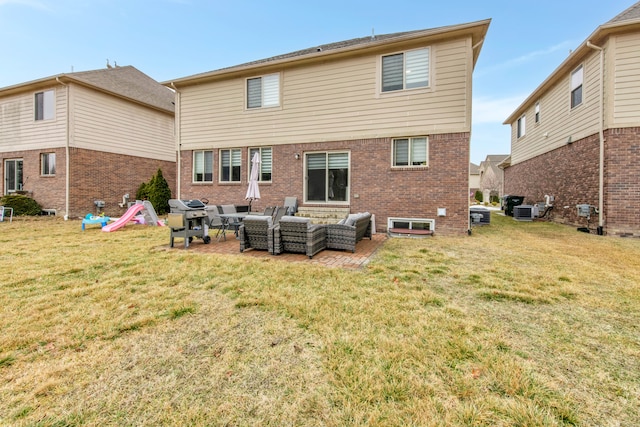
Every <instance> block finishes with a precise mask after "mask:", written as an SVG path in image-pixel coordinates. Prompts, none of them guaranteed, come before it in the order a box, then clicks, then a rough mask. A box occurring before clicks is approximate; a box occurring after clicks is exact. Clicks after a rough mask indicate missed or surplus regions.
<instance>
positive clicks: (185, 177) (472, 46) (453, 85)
mask: <svg viewBox="0 0 640 427" xmlns="http://www.w3.org/2000/svg"><path fill="white" fill-rule="evenodd" d="M489 22H490V21H489V20H485V21H479V22H473V23H467V24H461V25H454V26H448V27H441V28H435V29H427V30H419V31H409V32H403V33H394V34H387V35H374V36H370V37H364V38H358V39H353V40H347V41H342V42H338V43H331V44H326V45H320V46H315V47H312V48H310V49H305V50H301V51H296V52H292V53H288V54H284V55H280V56H276V57H272V58H268V59H263V60H258V61H255V62H250V63H246V64H242V65H237V66H233V67H230V68H224V69H219V70H215V71H211V72H205V73H202V74H196V75H193V76H189V77H184V78H179V79H175V80H173V81H168V82H165V83H164V84H166V85H167V86H169V87H171V88H172V89H174V90H175V91H176V100H177V101H176V127H177V129H176V135H177V146H179V147H180V153H179V157H178V176H179V181H178V194H179V197H180V198H183V199H189V198H202V197H206V198H207V199H209V200H210V202H211V203H216V204H223V203H236V204H238V203H241V202H243V199H244V195H245V193H246V188H247V183H248V179H249V174H250V161H251V158H252V156H253V154H254V153H255V152H257V153H260V155H261V159H262V163H261V166H260V167H261V169H260V174H259V184H260V192H261V195H262V198H261V199H260V200H258V201H256V202H254V204H253V206H254V209H256V210H258V209H261V208H263V207H265V206H272V205H281V204H282V202H283V200H284V198H285V197H286V196H295V197H297V198H298V203H299V210H300V213H301V214H307V213H309V212H312V211H316V212H322V211H324V210H338V211H340V212H342V213H343V214H344V213H345V212H346V213H348V212H364V211H368V212H371V213H372V214H374V215H375V217H376V222H375V225H376V228H377V229H378V230H379V231H384V230H386V229H387V226H388V218H417V219H421V220H422V219H425V220H428V221H427V223H429V224H430V226H431V227H434V226H435V230H436V232H437V233H440V234H462V233H466V232H467V230H468V229H469V213H468V209H469V198H468V191H469V157H470V147H469V142H470V131H471V95H472V93H471V87H472V85H471V78H472V72H473V68H474V66H475V64H476V61H477V59H478V55H479V53H480V49H481V47H482V43H483V41H484V37H485V34H486V32H487V29H488V26H489ZM309 215H310V216H313V215H312V214H311V213H309ZM423 222H424V221H422V222H421V223H423Z"/></svg>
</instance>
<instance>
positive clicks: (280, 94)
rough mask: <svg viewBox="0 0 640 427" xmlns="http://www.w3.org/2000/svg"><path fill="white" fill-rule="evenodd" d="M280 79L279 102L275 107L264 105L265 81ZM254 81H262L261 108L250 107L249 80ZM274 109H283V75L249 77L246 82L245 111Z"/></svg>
mask: <svg viewBox="0 0 640 427" xmlns="http://www.w3.org/2000/svg"><path fill="white" fill-rule="evenodd" d="M274 76H277V77H278V102H277V104H273V105H264V91H265V87H264V79H265V78H269V77H274ZM253 79H261V85H260V86H261V94H260V106H259V107H249V80H253ZM272 108H282V74H281V73H271V74H264V75H261V76H251V77H247V78H246V79H245V81H244V109H245V110H246V111H260V110H264V109H272Z"/></svg>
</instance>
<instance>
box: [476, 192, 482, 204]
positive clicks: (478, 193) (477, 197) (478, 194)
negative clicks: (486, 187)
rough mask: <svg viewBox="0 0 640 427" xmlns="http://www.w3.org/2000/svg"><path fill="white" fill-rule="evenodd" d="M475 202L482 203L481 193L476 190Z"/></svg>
mask: <svg viewBox="0 0 640 427" xmlns="http://www.w3.org/2000/svg"><path fill="white" fill-rule="evenodd" d="M475 198H476V200H477V201H478V202H480V203H482V191H480V190H476V197H475Z"/></svg>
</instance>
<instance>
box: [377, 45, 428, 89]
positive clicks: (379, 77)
mask: <svg viewBox="0 0 640 427" xmlns="http://www.w3.org/2000/svg"><path fill="white" fill-rule="evenodd" d="M422 49H426V50H427V51H428V52H429V59H428V61H429V64H428V69H427V85H426V86H422V87H416V88H407V87H406V84H407V82H406V79H407V76H406V70H405V67H406V54H407V52H412V51H417V50H422ZM400 53H401V54H403V66H402V68H403V69H402V86H403V87H402V89H398V90H389V91H383V87H382V85H383V79H382V59H383V58H384V57H386V56H392V55H398V54H400ZM376 79H377V81H378V96H380V95H383V96H391V95H393V94H399V93H400V94H402V93H404V92H406V91H429V90H431V89H432V87H433V49H431V46H422V47H419V48H416V49H407V50H401V51H397V52H390V53H385V54H384V55H380V56H379V57H378V61H377V72H376Z"/></svg>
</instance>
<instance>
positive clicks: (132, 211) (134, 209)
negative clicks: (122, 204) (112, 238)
mask: <svg viewBox="0 0 640 427" xmlns="http://www.w3.org/2000/svg"><path fill="white" fill-rule="evenodd" d="M143 209H144V205H143V204H142V203H140V204H135V205H131V207H130V208H129V209H127V211H126V212H125V213H124V215H122V216H121V217H120V218H118V220H117V221H115V222H112V223H111V224H107V225H105V226H104V227H102V231H106V232H109V231H116V230H117V229H119V228H122V227H124V226H125V225H127V223H128V222H129V221H131V220H133V217H134V216H136V215H137V214H138V212H140V211H141V210H143Z"/></svg>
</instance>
